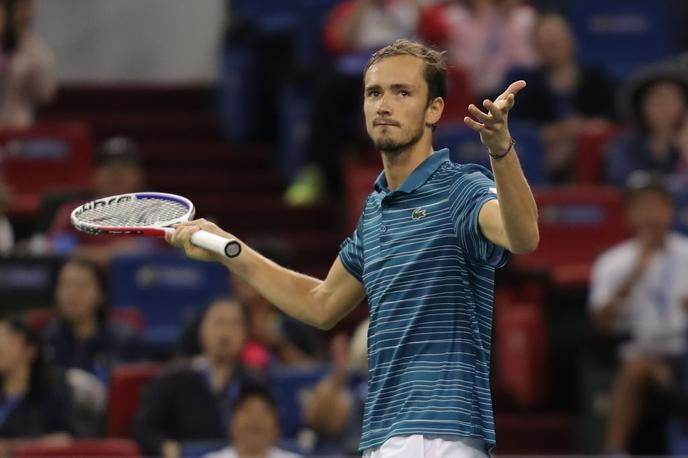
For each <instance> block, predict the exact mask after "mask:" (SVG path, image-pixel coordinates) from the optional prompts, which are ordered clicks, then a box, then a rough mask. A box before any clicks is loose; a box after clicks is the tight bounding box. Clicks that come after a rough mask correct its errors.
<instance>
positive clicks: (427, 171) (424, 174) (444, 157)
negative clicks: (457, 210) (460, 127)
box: [375, 148, 449, 194]
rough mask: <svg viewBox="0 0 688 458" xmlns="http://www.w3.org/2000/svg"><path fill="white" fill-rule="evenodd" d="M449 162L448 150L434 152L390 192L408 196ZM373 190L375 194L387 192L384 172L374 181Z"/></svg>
mask: <svg viewBox="0 0 688 458" xmlns="http://www.w3.org/2000/svg"><path fill="white" fill-rule="evenodd" d="M448 160H449V149H448V148H443V149H441V150H439V151H435V152H434V153H432V154H431V155H430V156H428V157H427V158H426V159H425V160H424V161H423V162H421V163H420V165H418V167H416V169H415V170H414V171H413V172H411V174H410V175H409V176H407V177H406V179H405V180H404V182H403V183H401V186H399V187H398V188H397V189H395V190H394V191H392V192H403V193H406V194H410V193H412V192H413V191H415V190H416V189H418V188H420V187H421V186H422V185H423V184H424V183H425V182H426V181H428V178H430V175H432V174H433V173H434V172H435V170H437V169H438V168H439V166H440V165H441V164H442V163H443V162H445V161H448ZM375 190H376V191H377V192H389V190H388V189H387V177H386V176H385V172H384V170H383V171H382V172H381V173H380V175H378V177H377V180H375Z"/></svg>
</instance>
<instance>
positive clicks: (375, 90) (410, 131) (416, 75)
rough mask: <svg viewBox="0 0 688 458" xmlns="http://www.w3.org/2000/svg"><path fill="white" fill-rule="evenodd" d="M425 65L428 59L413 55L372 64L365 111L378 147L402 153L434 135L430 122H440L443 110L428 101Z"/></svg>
mask: <svg viewBox="0 0 688 458" xmlns="http://www.w3.org/2000/svg"><path fill="white" fill-rule="evenodd" d="M424 69H425V63H424V62H423V61H422V60H421V59H419V58H417V57H414V56H410V55H401V56H392V57H386V58H384V59H382V60H380V61H378V62H377V63H375V64H373V65H371V66H370V68H368V71H367V72H366V74H365V78H364V83H365V89H364V103H363V105H364V106H363V111H364V114H365V121H366V129H367V131H368V135H369V136H370V138H371V139H372V140H373V143H374V144H375V147H376V148H377V149H378V150H380V151H383V152H385V153H388V154H398V153H401V152H403V151H405V150H407V149H409V148H411V147H412V146H413V145H415V144H416V143H418V141H420V140H421V138H422V137H423V135H431V132H430V129H429V128H426V123H428V124H434V123H436V122H437V121H438V120H439V117H440V115H441V113H442V110H441V109H440V110H439V112H437V110H433V109H431V108H430V107H431V106H432V105H430V106H429V105H428V85H427V82H426V81H425V78H424V75H423V72H424Z"/></svg>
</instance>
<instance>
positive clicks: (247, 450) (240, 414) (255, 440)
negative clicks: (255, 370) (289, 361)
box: [204, 385, 302, 458]
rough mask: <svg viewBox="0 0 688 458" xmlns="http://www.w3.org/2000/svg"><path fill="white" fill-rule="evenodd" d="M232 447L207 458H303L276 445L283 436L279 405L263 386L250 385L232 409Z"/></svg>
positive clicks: (230, 429) (230, 427) (242, 392)
mask: <svg viewBox="0 0 688 458" xmlns="http://www.w3.org/2000/svg"><path fill="white" fill-rule="evenodd" d="M232 411H233V418H232V423H231V425H230V426H229V440H230V442H231V444H232V445H230V446H227V447H225V448H223V449H222V450H220V451H217V452H214V453H209V454H207V455H205V457H204V458H299V457H301V456H302V455H299V454H296V453H292V452H289V451H286V450H283V449H281V448H279V447H277V446H276V444H277V441H278V439H279V437H280V426H279V416H278V411H277V402H276V401H275V398H274V397H273V396H272V394H270V392H269V391H268V390H267V389H265V388H263V387H261V386H260V385H246V386H244V388H243V389H242V390H241V393H240V394H239V397H238V398H237V400H236V401H235V402H234V406H233V407H232Z"/></svg>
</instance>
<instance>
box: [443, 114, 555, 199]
mask: <svg viewBox="0 0 688 458" xmlns="http://www.w3.org/2000/svg"><path fill="white" fill-rule="evenodd" d="M509 130H510V132H511V135H512V136H513V138H514V139H516V142H517V146H516V147H517V149H518V157H519V160H520V161H521V167H523V173H524V174H525V176H526V178H527V179H528V182H529V183H530V184H531V185H533V186H541V185H546V184H548V182H549V179H548V178H547V173H546V170H545V159H544V156H545V151H544V147H543V145H542V140H541V138H540V130H539V129H538V128H537V126H535V125H534V124H531V123H527V122H522V121H512V122H510V123H509ZM434 145H435V149H441V148H449V154H450V157H451V159H452V160H453V161H454V162H457V163H459V164H466V163H474V164H480V165H483V166H485V167H487V168H488V169H489V168H490V158H489V156H488V154H487V150H486V149H485V146H483V144H482V143H480V137H479V136H478V134H477V133H476V132H475V131H473V130H472V129H470V128H468V127H467V126H466V125H465V124H464V123H463V121H461V122H456V121H455V122H451V121H450V122H446V123H440V125H439V126H438V128H437V132H436V134H435V141H434Z"/></svg>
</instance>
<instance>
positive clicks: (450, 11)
mask: <svg viewBox="0 0 688 458" xmlns="http://www.w3.org/2000/svg"><path fill="white" fill-rule="evenodd" d="M536 19H537V12H536V11H535V9H533V8H532V7H531V6H528V5H526V4H524V2H522V1H520V0H465V1H459V0H453V1H450V2H447V3H446V4H440V5H438V6H437V7H435V8H432V9H431V10H428V11H427V13H426V15H425V17H424V23H425V24H426V25H425V27H428V26H429V24H432V29H433V32H432V35H433V41H436V42H439V43H440V44H441V45H442V46H443V47H444V48H446V49H447V50H448V56H447V57H448V59H447V61H448V64H449V66H450V67H452V66H456V67H459V68H462V69H464V70H465V71H466V73H467V74H468V76H469V81H470V83H471V85H472V87H473V91H474V92H475V94H476V96H477V98H478V100H482V99H483V98H490V99H493V98H494V96H495V95H498V93H499V92H501V89H502V85H503V82H504V79H505V77H506V72H507V71H508V70H509V69H511V68H513V67H529V66H533V65H534V64H535V51H534V49H533V43H532V33H533V27H534V26H535V21H536ZM519 103H520V101H519Z"/></svg>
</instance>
